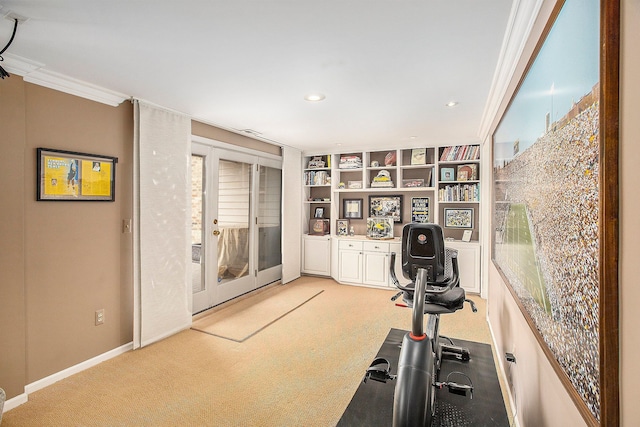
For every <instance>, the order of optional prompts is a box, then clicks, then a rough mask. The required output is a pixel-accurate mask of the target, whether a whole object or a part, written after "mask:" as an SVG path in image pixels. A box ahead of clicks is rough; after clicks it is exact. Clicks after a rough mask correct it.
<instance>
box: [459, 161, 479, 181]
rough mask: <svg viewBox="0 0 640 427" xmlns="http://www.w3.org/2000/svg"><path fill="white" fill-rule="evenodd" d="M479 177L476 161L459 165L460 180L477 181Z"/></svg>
mask: <svg viewBox="0 0 640 427" xmlns="http://www.w3.org/2000/svg"><path fill="white" fill-rule="evenodd" d="M477 179H478V165H476V164H475V163H473V164H469V165H460V166H458V181H476V180H477Z"/></svg>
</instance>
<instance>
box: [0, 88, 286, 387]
mask: <svg viewBox="0 0 640 427" xmlns="http://www.w3.org/2000/svg"><path fill="white" fill-rule="evenodd" d="M0 118H1V119H0V120H2V123H1V128H2V137H1V138H0V149H1V150H2V151H1V155H0V182H2V183H3V187H4V190H3V191H2V192H0V206H1V207H2V221H0V233H1V234H0V236H1V238H0V325H2V327H0V349H2V351H0V387H2V388H3V389H5V391H6V392H7V398H9V399H11V398H13V397H15V396H17V395H20V394H22V393H23V392H24V387H25V385H27V384H30V383H33V382H34V381H37V380H40V379H42V378H45V377H47V376H49V375H51V374H54V373H56V372H59V371H61V370H64V369H66V368H68V367H71V366H74V365H76V364H78V363H81V362H83V361H86V360H88V359H90V358H92V357H95V356H97V355H100V354H102V353H104V352H107V351H109V350H112V349H114V348H117V347H119V346H121V345H124V344H127V343H129V342H131V340H132V338H133V337H132V335H133V282H132V278H133V241H132V235H131V234H124V233H122V221H123V219H128V218H132V216H133V201H132V198H133V196H132V188H133V108H132V105H131V104H130V103H128V102H125V103H123V104H121V105H120V106H118V107H116V108H114V107H110V106H106V105H103V104H100V103H96V102H93V101H89V100H86V99H82V98H78V97H75V96H72V95H67V94H64V93H61V92H57V91H54V90H50V89H47V88H44V87H41V86H37V85H33V84H29V83H25V82H24V81H23V80H22V78H21V77H19V76H11V78H9V79H6V80H3V81H2V82H0ZM192 126H193V133H194V134H195V135H199V136H204V137H207V138H211V139H215V140H218V141H222V142H226V143H228V144H233V145H238V146H241V147H246V148H252V149H256V150H260V151H263V152H266V153H271V154H276V155H280V147H277V146H275V145H271V144H268V143H265V142H262V141H257V140H254V139H251V138H248V137H245V136H242V135H237V134H234V133H232V132H229V131H226V130H222V129H218V128H215V127H212V126H209V125H206V124H202V123H199V122H192ZM37 147H45V148H54V149H61V150H69V151H78V152H85V153H92V154H102V155H109V156H115V157H118V163H117V167H116V201H115V202H113V203H111V202H50V201H48V202H44V201H43V202H37V201H36V200H35V189H36V148H37ZM98 309H105V318H106V321H105V324H104V325H101V326H95V324H94V323H95V322H94V316H95V311H96V310H98Z"/></svg>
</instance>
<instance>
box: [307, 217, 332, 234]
mask: <svg viewBox="0 0 640 427" xmlns="http://www.w3.org/2000/svg"><path fill="white" fill-rule="evenodd" d="M309 234H310V235H312V236H324V235H326V234H329V220H328V219H322V218H313V219H311V220H309Z"/></svg>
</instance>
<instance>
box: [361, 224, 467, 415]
mask: <svg viewBox="0 0 640 427" xmlns="http://www.w3.org/2000/svg"><path fill="white" fill-rule="evenodd" d="M457 255H458V253H457V251H456V250H454V249H450V248H445V246H444V238H443V234H442V228H441V227H440V226H439V225H437V224H407V225H405V226H404V228H403V230H402V273H403V274H404V276H405V277H406V278H407V279H409V280H411V281H412V283H410V284H409V285H407V286H402V285H401V284H400V283H399V282H398V278H397V277H396V274H395V270H394V264H395V253H393V254H391V260H390V264H391V271H390V274H391V279H392V280H393V282H394V284H395V285H396V286H397V287H398V288H399V289H400V290H401V291H402V292H399V293H398V294H397V295H395V296H394V297H393V298H392V300H393V301H395V300H396V299H397V298H399V297H400V296H402V299H403V301H404V303H405V304H406V306H407V307H412V308H413V318H412V326H411V332H408V333H407V334H406V335H405V336H404V339H403V341H402V347H401V350H400V358H399V360H398V369H397V375H391V374H390V363H389V362H388V361H387V360H386V359H376V360H374V362H373V363H372V364H371V367H370V368H369V369H368V370H367V373H366V375H365V378H364V380H365V382H366V380H367V379H372V380H375V381H381V382H386V381H387V380H389V379H395V380H396V381H397V382H396V386H395V392H394V400H393V426H394V427H401V426H402V427H405V426H407V427H408V426H411V427H415V426H426V427H430V426H431V423H432V421H433V417H434V415H435V394H436V389H440V388H445V387H446V388H448V389H449V391H450V392H452V393H456V394H461V395H466V394H467V392H469V393H470V394H472V393H473V385H472V384H471V381H470V379H469V378H468V377H466V376H465V377H466V379H467V380H468V382H469V384H460V383H457V382H453V381H449V380H448V379H449V378H447V381H444V382H441V381H439V380H438V374H439V371H440V364H441V361H442V358H443V357H445V356H447V357H455V358H457V359H459V360H463V361H467V360H469V358H470V355H469V350H468V349H466V348H462V347H455V346H454V345H453V342H452V341H451V340H449V344H445V343H443V342H441V341H443V340H444V339H447V338H446V337H440V336H439V334H438V326H439V321H440V315H441V314H449V313H455V312H456V311H458V310H459V309H461V308H463V305H464V303H465V302H468V303H469V304H470V305H471V309H472V310H473V311H474V312H476V311H477V308H476V306H475V304H474V303H473V301H470V300H468V299H466V298H465V292H464V289H462V288H461V287H460V279H459V276H458V259H457ZM425 314H427V315H428V319H427V330H426V333H425V331H424V329H423V321H424V315H425ZM460 374H461V373H460ZM461 375H463V374H461Z"/></svg>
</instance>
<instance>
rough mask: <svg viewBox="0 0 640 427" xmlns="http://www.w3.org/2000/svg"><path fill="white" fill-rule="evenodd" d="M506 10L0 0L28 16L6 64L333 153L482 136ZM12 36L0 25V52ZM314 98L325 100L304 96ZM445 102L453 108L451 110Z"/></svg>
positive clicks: (350, 0) (439, 1) (425, 0)
mask: <svg viewBox="0 0 640 427" xmlns="http://www.w3.org/2000/svg"><path fill="white" fill-rule="evenodd" d="M511 5H512V0H396V1H394V0H384V1H383V0H342V1H339V0H224V1H223V0H180V1H164V0H161V1H159V0H155V1H153V0H112V1H105V0H0V15H1V16H4V15H6V14H7V13H15V14H18V15H21V16H24V17H26V18H28V20H27V21H26V22H24V23H21V24H20V25H19V27H18V31H17V35H16V38H15V40H14V42H13V44H12V45H11V47H10V48H9V49H8V50H7V52H6V53H5V56H6V55H7V54H11V55H16V56H18V57H21V58H23V59H27V60H30V61H36V62H38V63H40V64H42V65H44V69H46V70H48V71H51V72H56V73H60V74H62V75H64V76H68V77H72V78H74V79H79V80H81V81H85V82H89V83H92V84H94V85H97V86H100V87H102V88H106V89H109V90H112V91H116V92H119V93H122V94H125V95H128V96H132V97H136V98H140V99H144V100H147V101H150V102H152V103H155V104H158V105H161V106H164V107H167V108H171V109H174V110H177V111H181V112H183V113H186V114H189V115H191V116H192V117H194V118H197V119H199V120H202V121H205V122H207V123H211V124H216V125H219V126H221V127H224V128H227V129H235V130H244V129H252V130H255V131H257V132H260V133H261V137H262V138H264V139H267V140H271V141H275V142H277V143H279V144H284V145H289V146H293V147H297V148H300V149H302V150H306V151H334V152H335V151H339V150H346V149H347V148H356V149H363V150H364V149H373V148H380V149H384V148H391V147H396V146H407V147H410V146H420V145H444V144H454V143H470V142H478V131H479V127H480V122H481V118H482V115H483V111H484V109H485V104H486V101H487V97H488V95H489V91H490V88H491V84H492V79H493V76H494V71H495V68H496V64H497V63H498V57H499V54H500V48H501V45H502V42H503V37H504V34H505V30H506V28H507V21H508V18H509V13H510V10H511ZM12 28H13V21H9V20H8V19H0V49H1V48H2V47H3V46H4V44H5V43H6V42H7V41H8V40H9V37H10V35H11V30H12ZM0 84H2V81H0ZM316 91H317V92H321V93H323V94H324V95H325V96H326V99H325V100H324V101H322V102H317V103H312V102H309V101H305V100H304V96H305V95H306V94H308V93H310V92H316ZM451 100H455V101H458V102H459V105H458V106H457V107H455V108H447V107H445V104H446V103H447V102H448V101H451ZM338 144H341V146H338Z"/></svg>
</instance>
